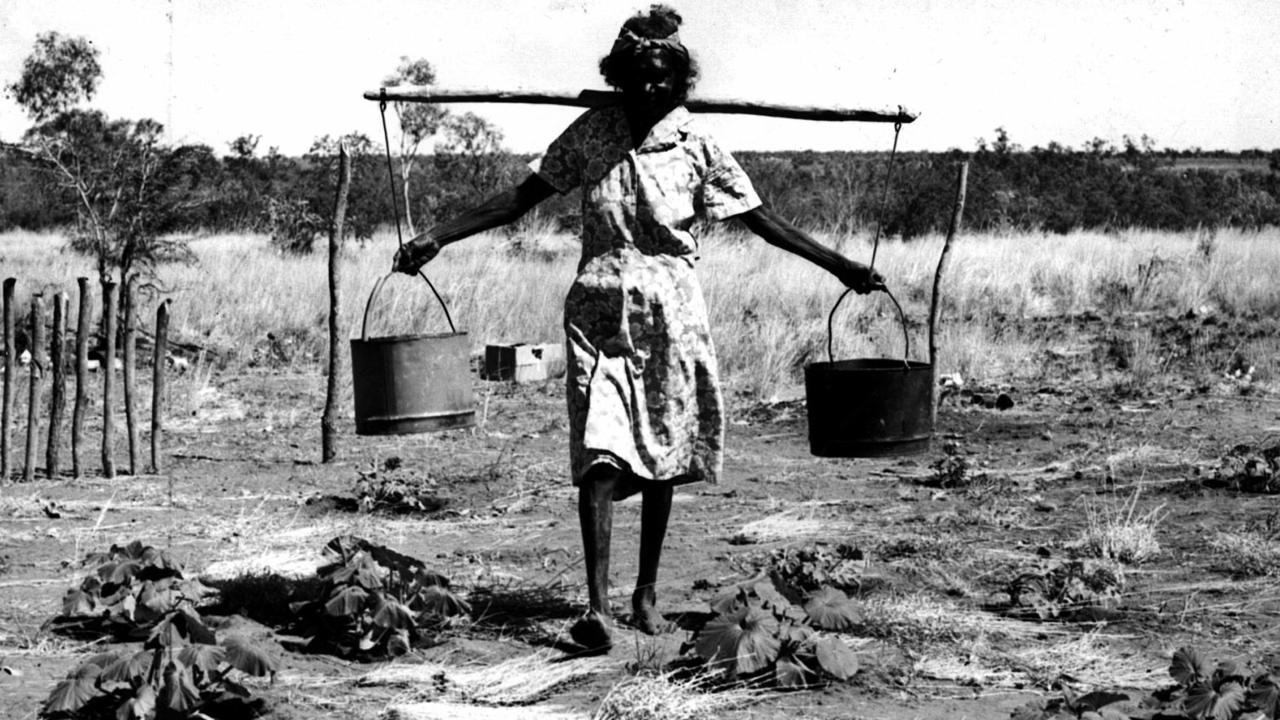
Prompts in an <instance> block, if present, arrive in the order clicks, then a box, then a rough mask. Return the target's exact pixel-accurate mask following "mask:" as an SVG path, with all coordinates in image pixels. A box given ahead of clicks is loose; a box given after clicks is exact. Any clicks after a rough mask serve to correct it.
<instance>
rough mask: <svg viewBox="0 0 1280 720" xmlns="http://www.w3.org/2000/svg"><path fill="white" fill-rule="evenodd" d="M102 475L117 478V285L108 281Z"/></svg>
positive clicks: (104, 300) (105, 289)
mask: <svg viewBox="0 0 1280 720" xmlns="http://www.w3.org/2000/svg"><path fill="white" fill-rule="evenodd" d="M102 334H103V344H104V346H105V347H104V350H103V357H102V365H101V367H100V368H99V369H100V370H102V475H103V477H108V478H113V477H115V476H116V463H115V460H113V459H112V456H111V444H112V441H113V440H114V439H115V437H114V436H115V421H114V419H113V418H112V417H111V412H112V410H114V408H113V407H112V405H113V404H114V402H113V400H114V398H113V397H112V396H113V395H114V394H115V373H116V367H115V360H116V284H115V283H113V282H111V281H110V280H107V281H106V282H104V283H102Z"/></svg>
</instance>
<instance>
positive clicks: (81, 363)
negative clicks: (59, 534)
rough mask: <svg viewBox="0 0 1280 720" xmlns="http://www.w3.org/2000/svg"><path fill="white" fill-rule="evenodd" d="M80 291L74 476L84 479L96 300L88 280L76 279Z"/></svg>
mask: <svg viewBox="0 0 1280 720" xmlns="http://www.w3.org/2000/svg"><path fill="white" fill-rule="evenodd" d="M76 285H78V286H79V288H80V310H79V314H78V315H76V399H75V402H74V403H72V406H71V474H72V475H73V476H75V477H76V478H77V479H79V478H81V477H83V476H84V463H83V462H82V460H83V458H84V455H83V451H84V411H85V408H86V407H88V404H89V320H90V315H92V314H93V307H92V303H93V297H92V296H91V295H90V294H89V278H87V277H78V278H76Z"/></svg>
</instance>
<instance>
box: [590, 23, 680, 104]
mask: <svg viewBox="0 0 1280 720" xmlns="http://www.w3.org/2000/svg"><path fill="white" fill-rule="evenodd" d="M683 21H684V19H683V18H681V17H680V13H678V12H676V11H675V10H674V9H672V8H670V7H668V6H666V5H656V4H655V5H650V6H649V12H648V13H644V12H638V13H636V14H635V15H633V16H632V17H631V18H630V19H628V20H627V21H626V22H625V23H623V24H622V30H621V31H620V32H619V33H618V40H617V41H616V42H614V44H613V49H612V50H611V51H610V52H609V54H608V55H606V56H604V57H603V58H601V59H600V74H601V75H603V76H604V81H605V82H606V83H608V84H609V86H610V87H614V88H619V89H620V88H622V87H623V86H624V85H626V84H627V79H628V76H629V75H630V74H631V73H632V72H633V70H634V68H635V67H636V65H637V61H638V60H639V59H640V58H642V57H643V56H644V54H645V53H647V52H650V51H652V50H654V49H657V50H658V51H660V52H662V53H664V54H665V55H666V57H667V59H668V60H669V61H670V62H671V66H672V68H673V69H674V70H675V73H676V83H675V94H676V98H677V100H679V101H680V102H684V101H685V100H686V99H687V98H688V97H689V91H690V90H691V89H693V83H694V80H696V79H697V77H698V65H697V63H695V62H694V61H693V58H692V57H690V56H689V51H688V49H686V48H685V46H684V45H683V44H682V43H681V42H680V39H679V37H678V36H677V35H676V31H677V30H679V29H680V23H682V22H683ZM650 40H656V41H661V42H654V43H650V42H648V41H650Z"/></svg>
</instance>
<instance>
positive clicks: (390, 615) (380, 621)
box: [373, 586, 434, 629]
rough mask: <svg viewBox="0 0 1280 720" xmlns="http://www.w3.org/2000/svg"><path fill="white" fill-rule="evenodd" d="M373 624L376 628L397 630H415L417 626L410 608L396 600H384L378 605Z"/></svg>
mask: <svg viewBox="0 0 1280 720" xmlns="http://www.w3.org/2000/svg"><path fill="white" fill-rule="evenodd" d="M433 589H434V586H433ZM373 624H374V626H375V627H380V628H395V629H413V628H414V626H416V625H417V623H415V622H414V620H413V613H412V612H410V611H409V608H407V607H405V606H404V605H401V604H400V603H398V602H396V601H395V600H387V599H385V598H383V599H382V601H381V602H380V603H379V604H378V608H377V610H375V611H374V613H373Z"/></svg>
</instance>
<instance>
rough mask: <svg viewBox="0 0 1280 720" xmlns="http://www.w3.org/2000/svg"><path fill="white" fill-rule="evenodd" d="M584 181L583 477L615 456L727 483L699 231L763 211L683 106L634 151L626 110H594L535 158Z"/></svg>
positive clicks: (579, 418)
mask: <svg viewBox="0 0 1280 720" xmlns="http://www.w3.org/2000/svg"><path fill="white" fill-rule="evenodd" d="M535 170H536V172H537V173H538V175H539V176H540V177H542V178H543V179H544V180H546V181H547V182H548V183H549V184H550V185H552V186H553V187H554V188H556V189H557V190H558V191H560V192H567V191H568V190H570V189H572V188H574V187H578V186H581V188H582V259H581V261H580V262H579V264H578V275H577V277H576V278H575V280H574V282H573V285H572V286H571V287H570V289H569V294H568V297H567V298H566V300H565V314H564V324H565V333H566V359H567V361H568V372H567V381H566V385H567V388H566V391H567V396H568V405H569V425H570V429H569V453H570V461H571V465H572V474H573V482H574V484H575V485H576V484H580V483H581V481H582V479H583V478H584V477H585V476H586V475H587V473H588V472H589V471H590V470H591V468H592V467H593V466H595V465H596V464H598V463H607V464H610V465H613V466H615V467H617V468H620V469H623V470H628V471H630V472H631V473H633V474H634V475H635V476H636V477H638V478H640V479H641V480H645V481H658V482H692V481H698V480H704V481H708V482H716V480H717V478H718V476H719V474H720V470H721V465H722V462H723V446H724V402H723V398H722V395H721V391H720V382H719V378H718V373H717V370H716V356H715V350H714V348H713V347H712V343H711V333H710V331H709V328H708V324H707V309H706V305H705V303H704V302H703V299H702V289H701V287H700V285H699V283H698V278H697V276H696V275H695V273H694V269H693V262H694V260H695V257H694V255H695V253H696V252H697V250H698V245H697V240H696V238H695V237H694V236H693V234H692V233H691V230H692V228H693V223H694V221H695V219H697V218H699V217H703V218H707V219H713V220H719V219H723V218H727V217H730V216H733V215H737V214H739V213H742V212H746V211H748V210H751V209H752V208H755V207H757V206H759V205H760V199H759V197H758V196H757V195H756V192H755V189H754V188H753V187H752V186H751V182H750V180H749V179H748V178H747V176H746V173H744V172H743V170H742V168H741V166H739V165H738V163H737V162H736V161H735V160H734V159H733V157H732V156H730V155H729V153H727V152H725V151H724V150H722V149H721V148H720V147H719V146H718V145H717V144H716V143H715V141H714V140H713V139H712V138H711V136H710V135H708V134H707V133H706V131H705V130H703V129H702V128H701V127H700V126H699V123H698V122H697V120H696V119H695V118H694V117H693V116H692V115H690V113H689V111H688V110H686V109H685V108H684V107H678V108H676V109H675V110H673V111H671V112H670V113H669V114H668V115H667V116H666V117H664V118H663V119H662V120H660V121H659V122H658V123H657V124H656V125H654V127H653V129H652V130H651V131H650V132H649V135H648V137H646V138H645V140H644V142H643V143H641V145H640V147H638V148H635V147H633V142H632V140H631V132H630V129H629V127H628V124H627V119H626V116H625V115H624V114H623V111H622V110H621V108H618V107H604V108H596V109H592V110H588V111H587V112H586V113H584V114H583V115H582V116H580V117H579V118H578V119H577V120H576V121H574V122H573V123H572V124H571V125H570V126H569V127H568V128H567V129H566V130H565V131H564V133H562V134H561V135H560V137H558V138H556V140H555V141H553V142H552V143H551V145H550V146H549V147H548V149H547V152H546V154H545V155H544V156H543V157H542V158H541V159H540V161H539V162H538V163H536V165H535Z"/></svg>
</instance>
